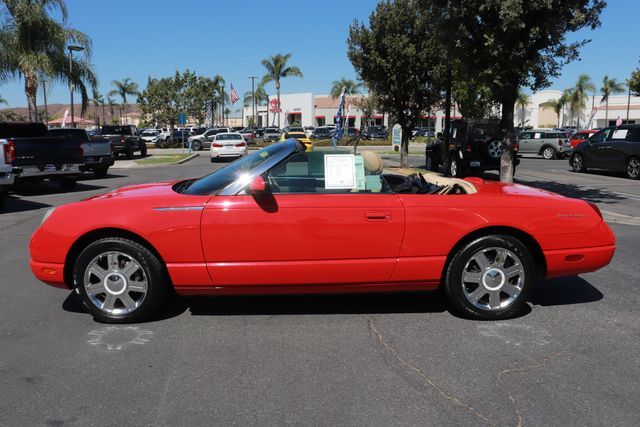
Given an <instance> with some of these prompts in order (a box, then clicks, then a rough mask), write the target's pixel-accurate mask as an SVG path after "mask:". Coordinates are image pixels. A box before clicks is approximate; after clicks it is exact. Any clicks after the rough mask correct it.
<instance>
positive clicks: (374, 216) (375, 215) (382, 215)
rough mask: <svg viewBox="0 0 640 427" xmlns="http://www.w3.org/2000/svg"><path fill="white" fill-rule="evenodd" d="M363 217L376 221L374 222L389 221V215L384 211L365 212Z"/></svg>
mask: <svg viewBox="0 0 640 427" xmlns="http://www.w3.org/2000/svg"><path fill="white" fill-rule="evenodd" d="M364 217H365V219H366V220H367V221H376V222H387V221H391V215H389V214H388V213H386V212H367V213H366V214H365V216H364Z"/></svg>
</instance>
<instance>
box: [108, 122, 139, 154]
mask: <svg viewBox="0 0 640 427" xmlns="http://www.w3.org/2000/svg"><path fill="white" fill-rule="evenodd" d="M100 134H101V135H102V136H103V137H105V138H107V139H108V140H109V141H111V145H112V147H113V154H114V156H116V157H117V156H118V155H120V154H124V156H125V158H127V159H133V154H134V153H135V152H136V151H140V154H141V155H142V156H143V157H144V156H146V155H147V145H146V144H145V142H144V141H143V140H142V138H140V132H138V128H137V127H135V126H133V125H116V126H102V131H101V132H100Z"/></svg>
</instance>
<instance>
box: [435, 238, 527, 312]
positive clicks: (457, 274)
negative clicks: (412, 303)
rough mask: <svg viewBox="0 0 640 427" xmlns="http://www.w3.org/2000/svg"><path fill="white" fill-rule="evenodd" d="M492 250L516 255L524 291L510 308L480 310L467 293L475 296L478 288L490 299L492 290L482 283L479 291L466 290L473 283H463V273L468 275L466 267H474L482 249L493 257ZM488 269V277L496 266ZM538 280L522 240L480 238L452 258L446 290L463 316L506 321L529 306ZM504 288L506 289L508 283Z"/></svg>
mask: <svg viewBox="0 0 640 427" xmlns="http://www.w3.org/2000/svg"><path fill="white" fill-rule="evenodd" d="M493 248H498V249H506V250H507V251H510V252H511V253H512V254H514V255H515V256H517V257H518V258H519V261H520V262H519V265H521V266H522V270H523V275H524V279H522V277H519V278H518V280H519V282H518V283H519V284H520V286H521V289H520V291H519V294H518V295H517V297H515V298H514V299H513V300H512V301H511V302H510V303H509V304H508V305H505V306H504V307H498V308H496V309H483V308H479V307H477V306H476V305H474V304H473V303H472V302H471V301H469V299H468V298H467V296H466V293H467V292H470V293H471V294H473V293H474V291H475V290H476V289H482V290H483V291H484V292H485V293H486V297H487V298H489V291H487V290H485V289H483V284H479V286H478V287H477V288H476V289H473V288H471V289H467V286H469V285H470V284H469V283H467V282H464V281H463V279H462V277H463V273H464V272H465V268H467V266H468V265H471V267H470V268H473V262H474V261H472V258H473V257H474V256H475V255H476V254H478V253H479V252H480V251H483V250H486V251H487V253H489V254H490V253H491V252H492V251H493ZM496 255H497V254H496ZM496 257H497V256H496ZM487 259H488V258H487ZM509 259H510V258H509ZM494 262H495V258H494ZM513 265H515V264H513ZM478 267H479V264H478ZM489 267H490V268H489V269H485V270H484V271H485V274H484V275H487V274H489V270H491V269H494V264H493V263H490V265H489ZM480 271H481V272H482V271H483V270H482V269H480ZM502 277H503V278H504V277H505V276H504V275H502ZM535 280H536V269H535V264H534V262H533V257H532V256H531V253H530V252H529V250H528V249H527V247H526V246H525V245H524V244H523V243H522V242H520V240H518V239H516V238H514V237H512V236H508V235H490V236H485V237H481V238H478V239H476V240H474V241H472V242H470V243H468V244H466V245H465V246H464V247H462V248H461V249H460V250H458V252H457V253H456V254H455V255H454V257H453V258H452V259H451V262H450V263H449V266H448V268H447V272H446V276H445V283H444V290H445V293H446V295H447V298H448V299H449V301H450V302H451V304H452V305H453V307H454V308H455V310H456V311H457V312H459V313H460V314H462V315H463V316H466V317H469V318H472V319H478V320H498V319H507V318H509V317H511V316H513V315H514V314H516V313H518V312H519V311H520V310H521V309H522V307H523V306H524V305H525V304H526V302H527V300H528V299H529V297H530V296H531V292H533V287H534V285H535ZM483 281H484V278H483ZM502 286H506V283H505V284H504V285H502ZM512 287H513V286H512ZM498 293H499V294H503V293H504V295H505V296H508V294H506V293H505V292H502V290H501V289H499V290H498ZM481 294H482V292H481ZM482 298H484V296H483V297H482ZM501 298H502V297H501ZM481 301H482V299H480V300H479V301H478V303H481ZM500 301H502V300H500ZM506 302H508V301H507V299H505V303H506ZM487 304H489V302H487Z"/></svg>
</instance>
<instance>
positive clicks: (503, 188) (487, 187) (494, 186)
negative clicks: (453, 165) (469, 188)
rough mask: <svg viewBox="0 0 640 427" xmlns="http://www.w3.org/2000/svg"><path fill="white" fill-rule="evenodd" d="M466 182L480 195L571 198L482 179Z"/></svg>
mask: <svg viewBox="0 0 640 427" xmlns="http://www.w3.org/2000/svg"><path fill="white" fill-rule="evenodd" d="M465 180H466V181H469V182H470V183H472V184H473V185H474V186H475V187H476V189H477V190H478V193H480V194H490V193H493V194H495V195H504V196H514V197H518V196H521V197H535V198H540V197H542V198H546V199H554V200H556V199H563V200H569V198H567V197H565V196H562V195H560V194H557V193H554V192H552V191H547V190H542V189H539V188H533V187H529V186H526V185H522V184H507V183H504V182H497V181H486V180H484V179H481V178H476V177H471V178H465Z"/></svg>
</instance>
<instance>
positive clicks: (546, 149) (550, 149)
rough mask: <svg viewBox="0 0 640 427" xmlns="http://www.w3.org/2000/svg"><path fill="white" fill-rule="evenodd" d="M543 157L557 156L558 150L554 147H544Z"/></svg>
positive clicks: (552, 157)
mask: <svg viewBox="0 0 640 427" xmlns="http://www.w3.org/2000/svg"><path fill="white" fill-rule="evenodd" d="M542 157H544V158H545V159H547V160H551V159H555V158H556V150H555V149H554V148H553V147H544V149H543V150H542Z"/></svg>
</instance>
